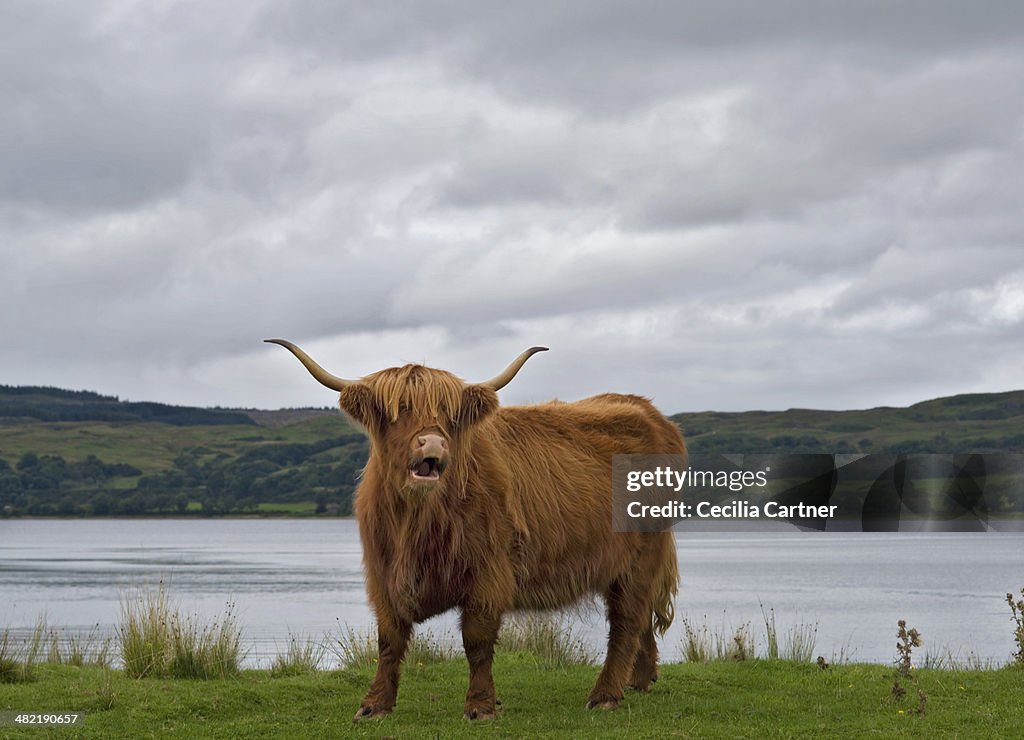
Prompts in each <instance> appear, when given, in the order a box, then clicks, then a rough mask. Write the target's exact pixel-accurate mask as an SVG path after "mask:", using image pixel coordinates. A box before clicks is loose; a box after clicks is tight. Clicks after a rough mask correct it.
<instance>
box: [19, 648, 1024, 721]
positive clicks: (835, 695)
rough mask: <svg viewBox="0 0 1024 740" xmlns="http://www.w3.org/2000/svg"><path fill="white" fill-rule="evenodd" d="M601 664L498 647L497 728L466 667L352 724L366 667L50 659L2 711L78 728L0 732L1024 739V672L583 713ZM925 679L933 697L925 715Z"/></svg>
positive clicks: (798, 689) (417, 671) (749, 669)
mask: <svg viewBox="0 0 1024 740" xmlns="http://www.w3.org/2000/svg"><path fill="white" fill-rule="evenodd" d="M597 670H598V669H597V668H596V667H593V666H572V667H565V668H559V669H550V668H549V669H545V668H543V667H542V666H541V665H539V664H538V661H537V659H536V658H535V657H534V656H532V655H530V654H527V653H504V654H499V655H498V656H497V658H496V661H495V670H494V673H495V681H496V683H497V686H498V695H499V697H501V699H502V702H503V704H502V707H501V709H500V714H499V717H498V719H496V720H494V721H493V722H486V723H472V722H469V721H468V720H465V719H463V718H462V702H463V694H464V691H465V688H466V672H467V669H466V665H465V662H464V661H463V660H461V659H453V660H448V661H443V662H439V663H428V664H425V665H409V666H407V667H406V669H405V671H404V676H403V682H402V686H401V689H400V692H399V699H398V705H397V706H396V708H395V711H394V713H393V714H392V715H390V716H388V717H385V718H383V719H379V720H364V721H363V722H361V723H359V724H358V725H353V724H352V722H351V718H352V716H353V714H354V713H355V711H356V708H357V707H358V705H359V700H360V698H361V696H362V694H363V693H364V691H365V690H366V688H367V686H368V685H369V682H370V679H371V676H372V670H371V669H370V668H349V669H345V670H341V671H334V672H318V673H313V674H308V675H300V676H290V677H285V678H272V677H271V674H270V672H269V671H244V672H242V673H241V674H240V675H238V676H237V677H234V678H229V679H216V680H209V681H200V680H174V679H141V680H138V679H131V678H128V677H126V676H125V674H124V673H123V672H121V671H116V670H104V669H101V668H93V667H86V668H75V667H71V666H66V665H64V666H61V665H41V666H39V667H38V670H37V678H36V680H34V681H31V682H27V683H18V684H12V685H3V686H2V688H0V711H9V710H15V711H21V712H61V711H85V712H86V713H87V715H86V718H85V724H84V725H83V726H82V727H80V728H78V729H71V728H53V729H40V728H32V729H19V728H15V727H12V726H6V727H0V737H62V738H64V737H182V738H204V737H211V738H214V737H219V738H238V737H342V736H354V737H397V738H419V737H423V738H427V737H430V738H433V737H530V738H538V737H631V738H633V737H637V738H646V737H650V738H661V737H722V738H742V737H751V738H753V737H757V738H762V737H769V738H776V737H779V738H781V737H839V736H845V737H863V736H877V737H950V738H952V737H962V738H972V737H1019V736H1020V735H1021V732H1022V730H1024V727H1022V723H1024V670H1022V669H1021V668H1019V667H1008V668H1003V669H1000V670H993V671H955V670H932V669H928V670H920V671H917V672H916V673H917V675H916V680H911V681H907V682H904V683H906V684H907V687H908V692H907V695H906V696H905V697H904V698H903V699H902V700H896V699H894V698H893V696H892V692H891V689H892V685H893V678H894V675H895V669H894V668H893V667H889V666H884V665H865V664H853V665H834V666H831V667H829V668H828V669H824V670H822V669H820V668H819V667H818V666H817V665H814V664H797V663H792V662H786V661H767V660H751V661H744V662H728V661H723V662H714V663H709V664H695V663H684V664H676V665H667V666H663V667H662V677H661V680H660V681H659V682H658V683H657V684H655V685H654V687H653V690H652V691H651V692H650V693H649V694H640V693H636V692H627V694H626V698H625V701H624V702H623V704H622V706H621V707H620V708H619V709H618V710H616V711H611V712H605V711H600V710H592V711H588V710H586V709H584V704H585V702H586V697H587V692H588V691H589V690H590V687H591V685H592V684H593V681H594V679H595V677H596V674H597ZM917 687H920V689H921V690H922V691H924V692H925V694H926V695H927V699H926V701H925V703H924V712H923V713H918V711H917V710H918V708H919V706H920V703H921V700H920V698H919V695H918V693H917Z"/></svg>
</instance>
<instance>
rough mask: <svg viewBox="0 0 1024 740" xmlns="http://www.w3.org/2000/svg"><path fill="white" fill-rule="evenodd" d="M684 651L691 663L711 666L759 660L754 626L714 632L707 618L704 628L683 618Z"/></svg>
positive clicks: (743, 625) (705, 618)
mask: <svg viewBox="0 0 1024 740" xmlns="http://www.w3.org/2000/svg"><path fill="white" fill-rule="evenodd" d="M680 651H681V653H682V655H683V658H684V660H686V661H687V662H689V663H710V662H711V661H713V660H751V659H753V658H754V657H756V647H755V640H754V633H753V631H752V630H751V628H750V623H749V622H747V623H746V624H741V625H740V626H739V627H737V628H735V629H734V630H728V629H727V628H726V627H725V625H724V623H723V625H722V629H721V630H719V631H714V630H712V629H711V628H710V627H709V626H708V622H707V617H706V616H705V617H704V622H703V623H702V624H701V625H700V627H698V626H696V625H695V624H694V623H693V622H692V621H690V619H689V618H687V617H683V639H682V644H681V646H680Z"/></svg>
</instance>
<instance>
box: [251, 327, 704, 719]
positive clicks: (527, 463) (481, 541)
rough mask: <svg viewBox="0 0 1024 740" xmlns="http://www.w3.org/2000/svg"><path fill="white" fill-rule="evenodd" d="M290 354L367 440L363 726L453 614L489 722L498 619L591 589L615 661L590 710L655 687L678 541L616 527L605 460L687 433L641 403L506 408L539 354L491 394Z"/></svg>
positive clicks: (362, 519) (437, 377)
mask: <svg viewBox="0 0 1024 740" xmlns="http://www.w3.org/2000/svg"><path fill="white" fill-rule="evenodd" d="M267 341H268V342H274V343H276V344H280V345H282V346H284V347H286V348H287V349H289V350H291V352H292V353H294V354H295V356H296V357H298V358H299V360H300V361H301V362H302V364H303V365H305V366H306V368H307V369H308V370H309V371H310V373H311V374H312V375H313V377H314V378H316V379H317V380H318V381H320V382H321V383H322V384H323V385H325V386H327V387H328V388H332V389H333V390H336V391H339V392H340V393H341V397H340V404H341V408H342V409H343V410H344V411H345V412H347V413H348V415H349V416H351V417H352V418H353V419H354V420H356V421H357V422H359V423H360V424H361V425H362V426H364V427H365V428H366V430H367V432H368V433H369V436H370V460H369V462H368V463H367V465H366V470H365V471H364V473H363V479H362V482H361V483H360V485H359V490H358V492H357V494H356V502H355V511H356V518H357V519H358V521H359V534H360V537H361V539H362V543H363V564H364V567H365V570H366V590H367V593H368V595H369V600H370V604H371V605H372V607H373V609H374V612H375V613H376V616H377V629H378V640H377V641H378V646H379V649H380V661H379V663H378V667H377V675H376V677H375V678H374V680H373V683H372V684H371V686H370V690H369V692H368V693H367V694H366V696H365V697H364V698H363V702H362V705H361V706H360V707H359V711H358V712H357V713H356V719H360V718H362V717H366V716H371V717H373V716H379V715H384V714H387V713H388V712H390V711H391V709H392V707H394V705H395V696H396V694H397V691H398V676H399V666H400V663H401V661H402V657H403V655H404V653H405V649H406V645H407V644H408V641H409V637H410V635H411V633H412V626H413V624H416V623H419V622H422V621H423V620H425V619H427V618H429V617H432V616H434V615H435V614H440V613H441V612H444V611H447V610H449V609H453V608H457V609H459V611H460V612H461V626H462V641H463V645H464V647H465V650H466V658H467V659H468V661H469V690H468V692H467V694H466V704H465V716H466V717H468V718H470V719H485V718H487V719H489V718H492V717H494V713H495V693H494V679H493V678H492V675H491V662H492V658H493V655H494V643H495V640H497V638H498V629H499V628H500V626H501V618H502V615H503V614H505V613H506V612H508V611H510V610H513V609H554V608H557V607H562V606H566V605H569V604H572V603H574V602H576V601H578V600H579V599H581V598H583V597H586V596H588V595H591V594H600V595H601V596H602V597H603V598H604V600H605V602H606V604H607V614H608V622H609V630H608V654H607V657H606V659H605V662H604V667H603V668H602V670H601V673H600V675H599V676H598V679H597V683H596V685H595V686H594V689H593V691H591V692H590V697H589V702H588V704H587V706H588V707H595V706H596V707H603V708H606V709H610V708H614V707H616V706H617V705H618V703H619V700H620V699H621V698H622V692H623V688H624V686H625V685H626V684H627V683H628V684H629V685H631V686H633V687H635V688H637V689H640V690H645V691H646V690H647V689H648V687H649V686H650V683H651V682H652V681H655V680H657V657H658V649H657V646H656V645H655V641H654V633H655V632H658V633H659V634H664V632H665V630H666V629H668V626H669V625H670V624H671V623H672V615H673V597H674V596H675V593H676V586H677V582H678V577H679V574H678V570H677V565H676V550H675V540H674V539H673V536H672V533H671V532H659V533H651V534H642V533H638V532H624V533H614V532H612V512H611V505H612V491H611V478H612V476H611V465H612V455H615V454H619V453H675V454H684V453H685V445H684V443H683V438H682V435H681V434H680V432H679V430H678V429H677V428H676V427H675V425H673V424H672V423H671V422H669V421H668V420H667V419H666V418H665V417H664V416H662V415H661V414H660V413H659V412H658V411H657V410H656V409H655V408H654V406H652V405H651V403H650V402H649V401H648V400H646V399H644V398H641V397H639V396H624V395H615V394H605V395H600V396H594V397H593V398H587V399H584V400H582V401H576V402H575V403H561V402H558V401H552V402H550V403H543V404H539V405H534V406H513V407H506V408H499V405H498V396H497V391H498V390H499V389H500V388H502V387H503V386H505V385H506V384H507V383H508V382H509V381H510V380H512V378H513V377H514V376H515V374H516V373H517V372H518V371H519V369H520V368H521V367H522V365H523V363H525V362H526V360H527V359H529V358H530V356H531V355H533V354H534V353H535V352H540V351H542V350H544V349H546V348H545V347H533V348H532V349H529V350H527V351H526V352H523V353H522V354H521V355H520V356H519V357H518V358H516V360H515V361H513V362H512V364H511V365H509V366H508V368H506V369H505V371H504V372H502V373H501V374H500V375H498V376H497V377H496V378H494V379H493V380H490V381H487V382H486V383H477V384H467V383H464V382H463V381H461V380H460V379H458V378H457V377H455V376H454V375H452V374H451V373H448V372H445V371H443V370H433V369H430V368H427V367H423V366H422V365H406V366H404V367H399V368H391V369H388V370H381V371H380V372H376V373H373V374H372V375H368V376H366V377H365V378H363V379H361V380H344V379H342V378H339V377H336V376H334V375H331V374H330V373H328V372H327V371H325V370H324V369H323V368H322V367H320V366H319V365H318V364H316V363H315V362H314V361H313V360H312V359H310V358H309V356H308V355H306V353H305V352H303V351H302V350H301V349H299V348H298V347H296V346H295V345H293V344H291V343H290V342H286V341H284V340H281V339H268V340H267Z"/></svg>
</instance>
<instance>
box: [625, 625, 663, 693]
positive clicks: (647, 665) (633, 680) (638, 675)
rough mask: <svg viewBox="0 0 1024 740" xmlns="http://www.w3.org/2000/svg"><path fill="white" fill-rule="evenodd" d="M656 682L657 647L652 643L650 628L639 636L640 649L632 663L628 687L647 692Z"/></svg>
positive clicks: (652, 635)
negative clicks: (631, 673)
mask: <svg viewBox="0 0 1024 740" xmlns="http://www.w3.org/2000/svg"><path fill="white" fill-rule="evenodd" d="M657 680H658V646H657V644H656V643H655V642H654V629H653V627H652V626H648V628H647V629H646V630H645V631H644V633H643V634H642V635H640V647H639V649H638V650H637V651H636V659H635V660H634V661H633V675H632V677H630V679H629V685H630V686H631V687H632V688H634V689H636V690H637V691H647V690H648V689H650V687H651V683H653V682H654V681H657Z"/></svg>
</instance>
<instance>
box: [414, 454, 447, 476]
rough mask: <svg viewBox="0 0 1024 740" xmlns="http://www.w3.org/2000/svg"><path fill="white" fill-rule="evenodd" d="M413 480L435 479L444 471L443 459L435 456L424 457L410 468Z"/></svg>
mask: <svg viewBox="0 0 1024 740" xmlns="http://www.w3.org/2000/svg"><path fill="white" fill-rule="evenodd" d="M411 472H412V477H413V479H414V480H421V481H429V480H437V479H438V478H440V477H441V473H443V472H444V461H442V460H441V459H440V458H436V457H425V458H423V459H422V460H420V462H418V463H416V464H415V465H413V466H412V468H411Z"/></svg>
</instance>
